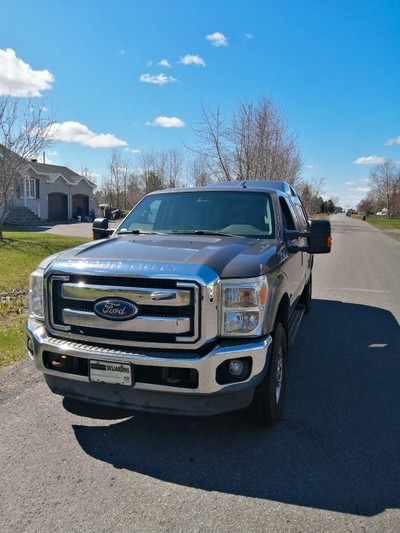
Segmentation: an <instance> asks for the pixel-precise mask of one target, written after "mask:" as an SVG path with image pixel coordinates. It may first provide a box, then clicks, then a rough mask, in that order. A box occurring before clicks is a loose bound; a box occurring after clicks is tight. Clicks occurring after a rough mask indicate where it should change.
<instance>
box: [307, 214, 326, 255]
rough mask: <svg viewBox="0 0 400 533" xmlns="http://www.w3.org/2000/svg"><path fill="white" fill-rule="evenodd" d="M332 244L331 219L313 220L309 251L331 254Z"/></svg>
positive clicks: (311, 252)
mask: <svg viewBox="0 0 400 533" xmlns="http://www.w3.org/2000/svg"><path fill="white" fill-rule="evenodd" d="M331 246H332V237H331V223H330V222H329V220H311V222H310V235H309V236H308V250H307V251H308V252H309V253H310V254H329V252H330V251H331Z"/></svg>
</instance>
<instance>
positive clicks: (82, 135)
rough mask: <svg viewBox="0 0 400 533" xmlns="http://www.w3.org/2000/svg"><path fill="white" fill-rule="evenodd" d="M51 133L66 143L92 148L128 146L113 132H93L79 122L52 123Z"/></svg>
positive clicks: (56, 138)
mask: <svg viewBox="0 0 400 533" xmlns="http://www.w3.org/2000/svg"><path fill="white" fill-rule="evenodd" d="M50 134H51V135H54V139H55V140H57V141H61V142H66V143H77V144H81V145H82V146H90V147H91V148H115V147H117V146H127V143H126V142H125V141H122V140H121V139H117V137H115V135H113V134H111V133H98V134H96V133H93V132H92V131H90V130H89V128H88V127H87V126H84V125H83V124H80V123H79V122H63V123H62V124H57V123H55V124H52V125H51V126H50Z"/></svg>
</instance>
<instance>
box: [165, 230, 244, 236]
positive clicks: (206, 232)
mask: <svg viewBox="0 0 400 533" xmlns="http://www.w3.org/2000/svg"><path fill="white" fill-rule="evenodd" d="M171 233H173V234H179V233H181V234H183V235H216V236H218V235H219V236H221V237H244V236H243V235H234V234H232V233H224V232H223V231H212V230H210V229H195V230H179V231H171Z"/></svg>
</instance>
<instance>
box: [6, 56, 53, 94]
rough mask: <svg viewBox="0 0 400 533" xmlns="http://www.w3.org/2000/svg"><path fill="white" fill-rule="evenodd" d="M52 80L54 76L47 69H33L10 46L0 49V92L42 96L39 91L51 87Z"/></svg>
mask: <svg viewBox="0 0 400 533" xmlns="http://www.w3.org/2000/svg"><path fill="white" fill-rule="evenodd" d="M53 82H54V76H53V74H51V73H50V72H49V71H48V70H33V69H32V68H31V67H30V66H29V65H28V64H27V63H25V62H24V61H22V59H18V58H17V56H16V55H15V52H14V50H11V48H7V50H0V94H9V93H11V94H12V95H13V96H18V97H25V96H28V97H30V96H31V97H34V96H42V95H41V94H40V91H44V90H46V89H51V88H52V87H51V83H53Z"/></svg>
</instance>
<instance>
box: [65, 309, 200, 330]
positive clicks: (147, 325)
mask: <svg viewBox="0 0 400 533" xmlns="http://www.w3.org/2000/svg"><path fill="white" fill-rule="evenodd" d="M62 317H63V322H64V323H65V324H68V325H69V326H78V327H79V326H80V327H83V328H88V327H89V328H96V329H106V330H110V331H113V330H114V331H132V332H143V333H152V332H154V331H157V333H168V334H171V335H183V334H185V333H189V332H190V318H180V317H143V316H136V317H135V318H134V319H132V320H124V321H122V322H121V321H111V320H105V319H104V318H100V317H98V316H97V315H95V314H94V313H90V312H86V311H75V310H73V309H63V310H62Z"/></svg>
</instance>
